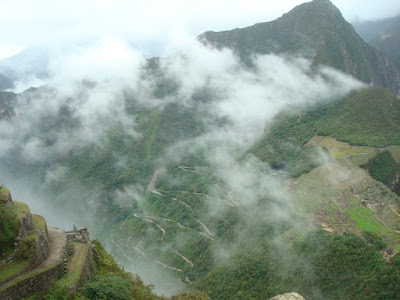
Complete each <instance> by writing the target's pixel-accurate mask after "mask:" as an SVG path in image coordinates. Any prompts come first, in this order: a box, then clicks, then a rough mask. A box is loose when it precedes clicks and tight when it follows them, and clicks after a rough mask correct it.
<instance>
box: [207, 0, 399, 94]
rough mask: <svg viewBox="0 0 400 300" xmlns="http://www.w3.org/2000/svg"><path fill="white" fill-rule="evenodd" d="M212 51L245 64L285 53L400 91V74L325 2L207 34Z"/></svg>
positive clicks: (321, 1) (335, 9)
mask: <svg viewBox="0 0 400 300" xmlns="http://www.w3.org/2000/svg"><path fill="white" fill-rule="evenodd" d="M199 39H200V40H201V41H203V42H204V43H209V44H211V45H213V46H214V47H216V48H219V49H220V48H225V47H226V48H231V49H234V50H235V51H236V52H237V53H238V54H239V55H240V56H241V57H242V58H243V59H244V60H247V59H248V58H249V57H250V56H251V54H254V53H255V54H269V53H276V54H289V55H294V56H299V57H305V58H307V59H310V60H311V61H312V63H313V65H314V66H315V67H316V66H319V65H327V66H331V67H334V68H336V69H338V70H341V71H343V72H345V73H347V74H350V75H352V76H354V77H356V78H358V79H359V80H361V81H363V82H365V83H368V84H373V85H378V86H382V87H385V88H388V89H390V90H391V91H392V92H394V93H395V94H397V93H398V92H399V90H400V86H399V73H398V70H397V69H396V68H395V67H394V65H393V64H392V63H391V62H390V61H389V59H387V58H386V57H384V56H383V55H382V54H380V53H379V52H378V51H377V50H376V49H374V48H372V47H370V46H369V45H368V44H366V43H365V42H364V41H363V40H362V39H361V37H359V36H358V34H357V33H356V31H355V30H354V28H353V27H352V26H351V25H350V24H349V23H348V22H346V20H345V19H344V18H343V16H342V14H341V12H340V11H339V10H338V9H337V8H336V7H335V6H334V5H333V4H332V3H331V2H330V1H328V0H314V1H312V2H309V3H304V4H302V5H299V6H297V7H295V8H294V9H293V10H292V11H290V12H289V13H287V14H284V15H283V16H282V17H281V18H279V19H277V20H275V21H272V22H267V23H259V24H255V25H253V26H250V27H246V28H242V29H234V30H231V31H223V32H212V31H209V32H205V33H203V34H201V35H200V36H199Z"/></svg>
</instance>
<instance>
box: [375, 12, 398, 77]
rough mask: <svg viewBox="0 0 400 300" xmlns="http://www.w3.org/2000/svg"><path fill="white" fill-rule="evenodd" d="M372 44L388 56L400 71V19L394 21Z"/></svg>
mask: <svg viewBox="0 0 400 300" xmlns="http://www.w3.org/2000/svg"><path fill="white" fill-rule="evenodd" d="M370 44H371V45H372V46H374V47H375V48H376V49H378V50H379V51H380V52H381V53H382V54H384V55H386V56H387V57H388V58H389V59H390V60H391V61H392V62H393V63H394V65H395V66H396V67H397V69H398V70H400V17H397V18H396V19H394V22H393V24H392V25H391V26H390V27H389V28H387V29H386V30H384V31H383V32H381V33H380V35H379V36H378V37H377V38H375V39H374V40H372V41H370Z"/></svg>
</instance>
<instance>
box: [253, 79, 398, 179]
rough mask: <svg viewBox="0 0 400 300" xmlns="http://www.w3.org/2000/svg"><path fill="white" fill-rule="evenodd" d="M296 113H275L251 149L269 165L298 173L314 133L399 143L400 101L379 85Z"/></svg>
mask: <svg viewBox="0 0 400 300" xmlns="http://www.w3.org/2000/svg"><path fill="white" fill-rule="evenodd" d="M298 113H301V119H299V117H298V114H295V115H294V114H289V115H288V114H282V115H280V116H278V117H277V118H276V120H275V122H274V123H273V124H272V126H271V127H270V128H268V129H267V133H266V134H265V136H264V137H263V138H262V139H260V141H259V142H258V143H257V144H256V145H254V146H253V147H252V148H251V149H250V152H251V153H253V154H254V155H256V156H257V157H258V158H260V159H261V160H263V161H267V162H269V163H271V164H272V166H275V167H278V168H279V167H283V166H285V165H286V166H287V167H288V168H289V169H290V170H291V171H292V172H294V173H295V175H300V174H301V172H300V174H299V172H297V171H296V169H294V168H298V164H297V162H298V161H301V160H300V158H302V156H303V157H306V158H307V157H310V156H312V155H310V154H307V153H309V152H310V151H311V150H310V149H307V148H304V147H303V146H304V145H305V144H306V143H307V142H308V141H309V140H310V139H311V138H312V137H313V136H315V135H326V136H332V137H335V138H337V139H338V140H341V141H344V142H349V143H350V144H352V145H362V146H371V147H387V146H390V145H400V101H399V100H398V99H397V98H396V97H395V96H394V95H393V94H391V93H390V92H389V91H388V90H385V89H382V88H376V87H371V88H366V89H364V90H361V91H359V92H353V93H351V94H350V95H349V96H347V97H346V98H345V99H342V100H339V101H336V102H334V103H326V104H321V105H319V106H318V107H315V108H310V109H309V110H307V111H302V110H299V111H298ZM304 161H305V162H304ZM306 162H307V160H304V159H303V163H304V164H305V163H306ZM312 163H313V162H312V160H311V161H310V160H309V162H308V164H310V165H311V166H315V165H313V164H312ZM314 164H315V162H314ZM305 170H307V169H305ZM295 171H296V172H295ZM300 171H301V170H300Z"/></svg>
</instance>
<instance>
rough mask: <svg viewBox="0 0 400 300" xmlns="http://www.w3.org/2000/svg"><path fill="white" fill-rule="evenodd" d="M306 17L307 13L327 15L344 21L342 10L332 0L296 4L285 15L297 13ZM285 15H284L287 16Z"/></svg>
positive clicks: (316, 0)
mask: <svg viewBox="0 0 400 300" xmlns="http://www.w3.org/2000/svg"><path fill="white" fill-rule="evenodd" d="M296 14H299V15H300V16H302V17H304V15H305V14H312V16H313V17H316V16H325V17H331V18H334V19H338V20H340V21H344V18H343V16H342V13H341V12H340V10H339V9H338V8H337V7H336V6H335V5H334V4H333V3H332V2H331V1H330V0H313V1H311V2H306V3H303V4H300V5H298V6H296V7H295V8H294V9H293V10H291V11H290V12H289V13H287V14H285V15H296ZM285 15H284V16H285Z"/></svg>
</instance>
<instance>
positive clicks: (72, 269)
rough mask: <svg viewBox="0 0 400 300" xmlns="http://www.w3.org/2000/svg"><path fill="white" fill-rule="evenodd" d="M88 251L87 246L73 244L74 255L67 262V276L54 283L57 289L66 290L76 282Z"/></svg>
mask: <svg viewBox="0 0 400 300" xmlns="http://www.w3.org/2000/svg"><path fill="white" fill-rule="evenodd" d="M88 250H89V245H88V244H80V243H74V255H73V256H72V258H71V259H70V260H69V261H68V265H67V274H66V275H65V276H64V277H63V278H62V279H61V280H59V281H58V282H57V283H56V286H57V287H65V288H68V287H70V286H72V285H74V284H76V283H77V282H78V280H79V278H80V276H81V274H82V268H83V264H84V262H85V257H86V255H87V253H88Z"/></svg>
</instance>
